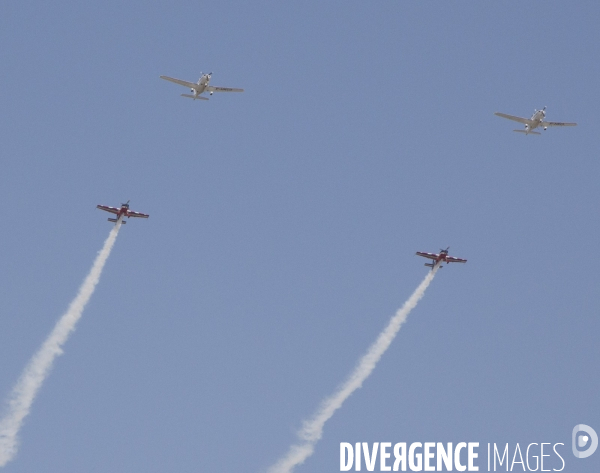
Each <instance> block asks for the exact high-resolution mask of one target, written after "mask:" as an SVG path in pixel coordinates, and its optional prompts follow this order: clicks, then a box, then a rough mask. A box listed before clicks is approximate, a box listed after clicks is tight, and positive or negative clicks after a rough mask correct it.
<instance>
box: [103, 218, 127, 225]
mask: <svg viewBox="0 0 600 473" xmlns="http://www.w3.org/2000/svg"><path fill="white" fill-rule="evenodd" d="M108 221H109V222H115V223H117V222H118V221H119V219H117V218H109V219H108ZM126 223H127V222H126V221H125V220H123V221H122V222H121V224H122V225H125V224H126Z"/></svg>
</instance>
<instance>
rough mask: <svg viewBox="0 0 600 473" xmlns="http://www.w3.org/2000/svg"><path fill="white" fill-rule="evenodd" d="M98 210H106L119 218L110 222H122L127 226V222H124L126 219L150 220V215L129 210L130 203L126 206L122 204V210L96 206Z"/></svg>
mask: <svg viewBox="0 0 600 473" xmlns="http://www.w3.org/2000/svg"><path fill="white" fill-rule="evenodd" d="M96 208H98V209H100V210H105V211H106V212H110V213H111V214H115V215H116V216H117V218H109V219H108V221H109V222H115V223H116V222H118V221H119V220H121V223H122V224H123V225H125V224H126V223H127V222H126V221H124V220H123V218H124V217H127V218H129V217H139V218H148V217H149V215H147V214H143V213H141V212H134V211H133V210H129V201H127V202H126V203H124V204H121V208H117V207H109V206H108V205H96Z"/></svg>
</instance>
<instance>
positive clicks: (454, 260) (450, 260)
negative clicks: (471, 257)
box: [446, 256, 467, 263]
mask: <svg viewBox="0 0 600 473" xmlns="http://www.w3.org/2000/svg"><path fill="white" fill-rule="evenodd" d="M446 261H447V262H448V263H466V262H467V260H466V259H462V258H455V257H454V256H446Z"/></svg>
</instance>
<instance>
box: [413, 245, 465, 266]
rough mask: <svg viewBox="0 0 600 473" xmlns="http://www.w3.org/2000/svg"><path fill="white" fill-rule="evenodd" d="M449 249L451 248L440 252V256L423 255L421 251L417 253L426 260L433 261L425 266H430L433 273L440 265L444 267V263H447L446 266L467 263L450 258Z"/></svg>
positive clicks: (432, 254) (433, 254) (434, 254)
mask: <svg viewBox="0 0 600 473" xmlns="http://www.w3.org/2000/svg"><path fill="white" fill-rule="evenodd" d="M449 249H450V247H448V248H446V249H445V250H440V253H439V254H437V253H423V252H421V251H417V255H418V256H422V257H424V258H429V259H430V260H433V261H432V262H431V263H425V266H429V267H430V268H431V270H432V271H433V269H434V268H435V267H436V266H438V265H439V267H440V268H441V267H442V266H441V264H442V263H443V262H446V264H448V263H466V262H467V260H466V259H462V258H455V257H454V256H449V255H448V250H449Z"/></svg>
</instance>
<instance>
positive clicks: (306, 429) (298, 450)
mask: <svg viewBox="0 0 600 473" xmlns="http://www.w3.org/2000/svg"><path fill="white" fill-rule="evenodd" d="M438 268H439V267H438V266H436V267H435V268H434V269H433V271H430V272H429V273H428V274H427V276H426V277H425V279H424V280H423V282H422V283H421V284H419V287H417V289H416V290H415V292H413V294H412V295H411V296H410V297H409V298H408V300H407V301H406V302H405V303H404V305H403V306H402V307H401V308H400V309H399V310H398V312H396V315H394V316H393V317H392V318H391V320H390V322H389V323H388V325H387V327H386V328H385V329H384V330H383V332H381V333H380V334H379V337H377V340H376V341H375V343H373V345H371V347H370V348H369V350H368V351H367V353H366V354H365V355H364V356H363V357H362V358H361V359H360V360H359V362H358V365H356V368H354V371H353V372H352V373H351V374H350V376H349V377H348V379H347V380H346V381H345V382H344V384H342V385H341V386H340V387H339V388H338V390H337V391H336V392H335V393H333V394H332V395H331V396H329V397H328V398H326V399H325V400H324V401H323V402H322V403H321V406H320V407H319V409H318V410H317V412H316V413H315V414H314V415H313V417H312V418H310V419H309V420H306V421H304V423H303V426H302V429H301V430H300V432H298V437H299V438H300V440H301V443H298V444H295V445H292V446H291V447H290V449H289V450H288V452H287V454H286V455H285V456H284V457H283V458H282V459H281V460H279V461H278V462H277V463H276V464H275V465H273V466H272V467H271V468H269V470H268V471H269V473H290V472H291V471H293V469H294V468H295V467H296V466H298V465H301V464H302V463H304V461H305V460H306V459H307V458H308V457H310V456H311V455H312V454H313V452H314V449H315V445H316V443H317V442H318V441H319V440H320V439H321V436H322V435H323V427H324V425H325V422H327V421H328V420H329V419H330V418H331V416H333V414H334V412H335V411H336V410H338V409H339V408H340V407H342V404H343V403H344V401H345V400H346V399H348V398H349V397H350V395H351V394H352V393H353V392H354V391H356V390H357V389H358V388H360V387H361V386H362V384H363V382H364V381H365V379H367V378H368V377H369V376H370V374H371V373H372V372H373V370H374V369H375V366H377V363H378V362H379V359H380V358H381V357H382V355H383V354H384V353H385V351H386V350H387V349H388V347H389V346H390V344H391V343H392V341H393V340H394V338H395V337H396V334H397V333H398V330H400V327H401V326H402V324H403V323H404V322H405V321H406V318H407V317H408V314H409V313H410V311H411V310H413V309H414V308H415V306H416V305H417V303H418V302H419V300H420V299H421V298H422V297H423V295H424V294H425V290H426V289H427V287H428V286H429V284H430V283H431V281H432V280H433V277H434V276H435V273H436V272H437V270H438Z"/></svg>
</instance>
